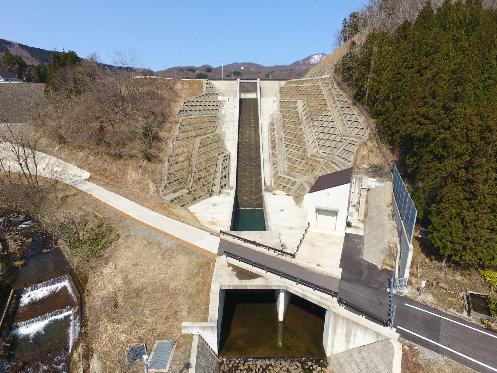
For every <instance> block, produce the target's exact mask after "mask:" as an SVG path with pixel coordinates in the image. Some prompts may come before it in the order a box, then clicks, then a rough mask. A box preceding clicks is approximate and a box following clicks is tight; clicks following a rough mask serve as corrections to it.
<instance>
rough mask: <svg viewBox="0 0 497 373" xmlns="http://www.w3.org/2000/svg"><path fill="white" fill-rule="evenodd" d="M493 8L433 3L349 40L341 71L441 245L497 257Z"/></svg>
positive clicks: (457, 258)
mask: <svg viewBox="0 0 497 373" xmlns="http://www.w3.org/2000/svg"><path fill="white" fill-rule="evenodd" d="M496 24H497V12H496V11H495V10H493V9H484V8H483V6H482V3H481V1H476V0H473V1H467V2H466V3H463V2H460V1H456V2H450V1H446V2H445V3H444V4H443V5H442V6H441V7H440V8H439V9H438V10H437V11H434V10H433V9H432V8H431V6H430V5H429V3H428V4H427V5H426V6H425V7H424V8H423V10H422V11H421V12H420V14H419V15H418V17H417V18H416V20H415V21H414V22H404V23H403V24H401V25H400V26H399V27H398V28H397V29H396V30H395V31H394V32H391V33H389V32H372V33H370V34H369V35H368V36H367V38H366V41H365V42H364V44H363V45H361V46H357V45H352V48H351V50H350V52H349V54H348V55H347V56H346V57H345V58H344V59H343V61H342V64H341V67H340V70H341V72H340V73H341V76H342V79H343V80H344V81H346V82H347V83H348V84H349V85H350V86H351V87H352V88H353V89H354V94H355V98H356V99H357V100H358V101H359V102H360V103H361V104H363V105H365V106H366V107H367V108H368V109H369V112H370V113H371V114H372V116H373V117H374V118H375V119H376V125H377V128H378V131H379V133H380V135H381V136H382V137H383V139H384V140H385V141H386V142H387V143H388V144H389V145H390V146H391V147H392V148H393V149H394V150H395V151H396V153H397V155H398V158H399V164H400V169H401V172H403V175H404V176H405V177H406V179H407V181H408V183H409V184H410V185H411V187H412V192H413V198H414V201H415V203H416V206H417V208H418V212H419V215H418V216H419V219H420V221H421V222H422V223H423V224H424V225H426V226H428V227H429V235H428V238H429V241H430V243H431V245H432V246H433V247H434V248H435V249H436V250H437V251H438V253H439V254H440V255H441V256H442V257H444V258H446V259H448V260H449V261H451V262H453V263H457V264H460V265H463V266H480V267H490V266H495V265H497V193H496V192H497V146H496V139H497V100H496V97H497V27H495V25H496Z"/></svg>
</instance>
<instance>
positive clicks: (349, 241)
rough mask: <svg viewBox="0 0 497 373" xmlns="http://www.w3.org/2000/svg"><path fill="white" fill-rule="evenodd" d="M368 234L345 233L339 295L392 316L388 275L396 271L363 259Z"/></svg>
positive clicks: (383, 316) (374, 310) (370, 309)
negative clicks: (389, 306)
mask: <svg viewBox="0 0 497 373" xmlns="http://www.w3.org/2000/svg"><path fill="white" fill-rule="evenodd" d="M363 250H364V236H361V235H357V234H350V233H346V234H345V239H344V242H343V249H342V257H341V258H340V268H342V277H341V279H340V289H339V297H340V298H341V299H343V300H345V301H346V302H347V303H350V304H354V305H356V306H358V307H360V308H362V309H365V310H367V311H368V312H370V313H372V314H373V315H376V316H377V317H379V318H381V319H383V320H387V319H388V316H387V314H388V293H387V291H386V290H387V287H388V279H389V278H391V277H392V271H388V270H379V269H378V267H376V266H375V265H374V264H371V263H369V262H367V261H365V260H364V259H362V252H363Z"/></svg>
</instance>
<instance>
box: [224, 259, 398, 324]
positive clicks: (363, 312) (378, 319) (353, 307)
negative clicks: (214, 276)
mask: <svg viewBox="0 0 497 373" xmlns="http://www.w3.org/2000/svg"><path fill="white" fill-rule="evenodd" d="M224 254H225V255H226V256H227V257H230V258H233V259H235V260H238V261H240V262H243V263H246V264H249V265H251V266H254V267H257V268H260V269H262V270H264V271H266V272H269V273H272V274H275V275H277V276H280V277H283V278H286V279H287V280H290V281H293V282H295V283H296V284H299V285H304V286H307V287H309V288H311V289H312V290H317V291H319V292H321V293H324V294H327V295H331V296H332V297H334V298H337V301H338V303H339V304H341V305H343V306H345V307H347V308H349V309H351V310H353V311H355V312H356V313H358V314H360V315H362V316H365V317H367V318H369V319H371V320H373V321H375V322H377V323H379V324H381V325H383V326H389V322H388V320H386V319H384V318H382V317H379V316H377V315H375V314H373V313H371V312H369V311H368V310H366V309H364V308H362V307H359V306H357V305H355V304H353V303H350V302H347V301H346V300H345V299H343V298H340V297H339V295H338V292H337V291H334V290H331V289H328V288H325V287H324V286H321V285H316V284H314V283H312V282H310V281H307V280H303V279H301V278H298V277H295V276H293V275H290V274H288V273H285V272H282V271H280V270H278V269H275V268H271V267H268V266H266V265H264V264H261V263H258V262H254V261H253V260H250V259H247V258H244V257H242V256H240V255H237V254H233V253H231V252H229V251H225V252H224Z"/></svg>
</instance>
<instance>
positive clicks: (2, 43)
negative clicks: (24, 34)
mask: <svg viewBox="0 0 497 373" xmlns="http://www.w3.org/2000/svg"><path fill="white" fill-rule="evenodd" d="M6 50H8V51H9V52H10V53H12V54H15V55H17V56H21V57H22V58H23V60H24V62H26V63H27V64H28V65H39V64H43V65H44V64H48V63H50V61H51V60H52V51H49V50H47V49H42V48H35V47H30V46H29V45H25V44H21V43H16V42H13V41H9V40H5V39H0V53H3V52H5V51H6Z"/></svg>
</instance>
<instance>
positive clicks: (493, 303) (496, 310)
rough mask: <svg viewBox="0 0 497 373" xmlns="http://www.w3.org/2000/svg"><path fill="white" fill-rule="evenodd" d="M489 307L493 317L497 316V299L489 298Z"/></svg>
mask: <svg viewBox="0 0 497 373" xmlns="http://www.w3.org/2000/svg"><path fill="white" fill-rule="evenodd" d="M488 309H489V310H490V314H491V315H492V317H497V299H494V298H490V297H489V298H488Z"/></svg>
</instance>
